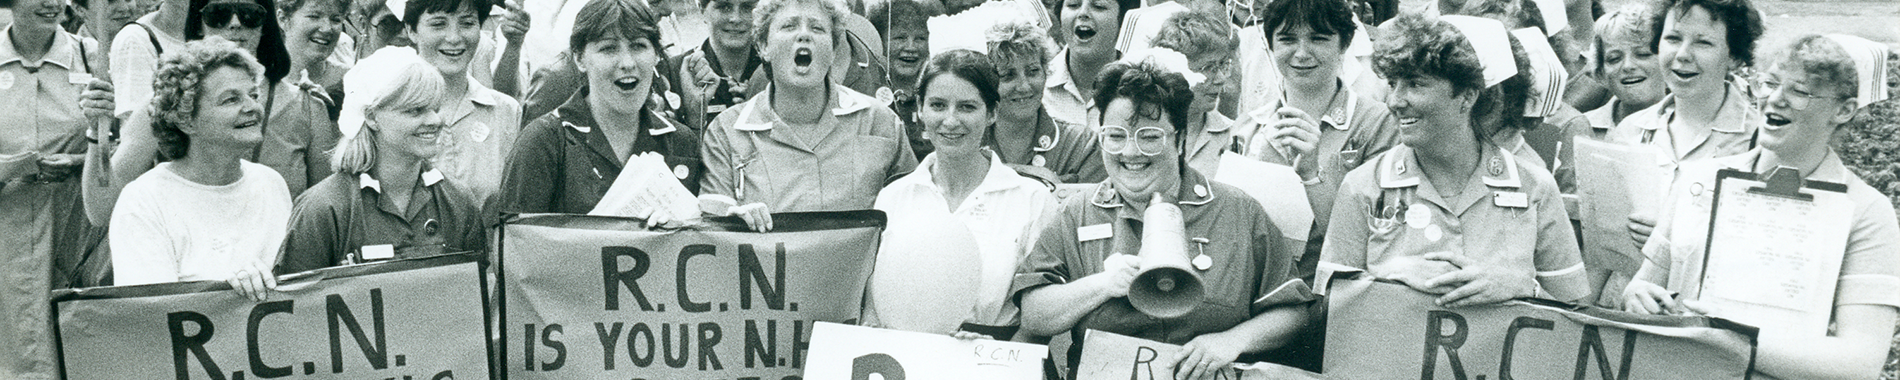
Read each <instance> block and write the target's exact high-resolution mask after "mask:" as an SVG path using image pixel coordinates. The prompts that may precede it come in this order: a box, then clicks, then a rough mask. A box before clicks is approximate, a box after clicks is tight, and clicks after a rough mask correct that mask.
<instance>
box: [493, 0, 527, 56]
mask: <svg viewBox="0 0 1900 380" xmlns="http://www.w3.org/2000/svg"><path fill="white" fill-rule="evenodd" d="M499 5H501V8H502V9H505V10H507V12H506V13H505V14H504V16H503V18H502V23H501V36H502V38H505V39H507V40H508V44H510V45H515V46H521V41H522V40H523V39H525V38H526V37H527V36H528V27H529V26H531V25H533V24H532V23H531V22H530V20H529V17H528V12H527V11H523V10H521V5H520V4H519V3H516V2H515V1H514V0H507V1H502V2H500V4H499Z"/></svg>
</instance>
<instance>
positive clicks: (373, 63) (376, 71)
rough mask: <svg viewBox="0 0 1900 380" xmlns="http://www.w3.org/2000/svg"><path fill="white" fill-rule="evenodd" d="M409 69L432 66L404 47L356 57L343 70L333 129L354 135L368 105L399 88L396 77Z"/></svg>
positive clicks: (365, 116)
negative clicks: (352, 64) (340, 103)
mask: <svg viewBox="0 0 1900 380" xmlns="http://www.w3.org/2000/svg"><path fill="white" fill-rule="evenodd" d="M410 70H427V71H435V66H431V65H429V62H428V61H424V60H422V56H420V55H416V50H415V49H413V48H407V47H394V46H392V47H385V48H382V49H379V50H376V52H375V53H372V54H370V55H369V57H365V58H363V59H362V60H359V61H356V67H354V68H351V69H350V71H349V72H348V73H344V74H343V110H342V112H341V113H340V114H339V115H337V120H336V127H337V130H338V131H340V132H342V133H343V140H349V139H350V138H351V137H353V136H356V132H358V131H361V130H362V129H363V123H364V122H366V121H368V118H369V108H370V107H371V106H374V105H376V104H377V103H382V101H383V98H387V97H389V95H390V94H394V93H395V92H396V90H398V89H400V88H402V83H401V82H402V81H400V80H398V78H400V77H401V75H402V74H403V73H404V72H408V71H410Z"/></svg>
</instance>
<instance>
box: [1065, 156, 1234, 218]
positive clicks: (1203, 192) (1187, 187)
mask: <svg viewBox="0 0 1900 380" xmlns="http://www.w3.org/2000/svg"><path fill="white" fill-rule="evenodd" d="M1174 199H1175V204H1177V205H1182V206H1201V205H1206V204H1207V203H1208V202H1213V201H1214V185H1212V184H1210V183H1209V182H1208V181H1207V177H1206V176H1202V175H1201V173H1200V172H1198V171H1194V169H1192V168H1188V167H1187V166H1182V167H1181V187H1180V188H1178V189H1175V192H1174ZM1089 204H1092V205H1095V207H1101V208H1118V209H1121V210H1122V211H1124V212H1126V213H1127V214H1134V213H1133V212H1130V211H1129V209H1128V208H1125V207H1122V206H1125V205H1126V203H1124V202H1123V201H1122V198H1121V193H1120V192H1117V191H1115V180H1114V179H1112V178H1111V179H1109V180H1107V181H1102V184H1101V185H1099V186H1096V187H1095V194H1092V195H1090V196H1089ZM1123 217H1126V218H1130V219H1137V220H1139V219H1141V217H1140V216H1139V215H1132V216H1131V215H1123Z"/></svg>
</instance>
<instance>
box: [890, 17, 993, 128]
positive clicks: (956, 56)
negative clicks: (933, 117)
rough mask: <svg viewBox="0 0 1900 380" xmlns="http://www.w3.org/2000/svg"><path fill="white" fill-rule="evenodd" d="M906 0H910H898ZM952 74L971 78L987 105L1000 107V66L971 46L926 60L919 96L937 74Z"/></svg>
mask: <svg viewBox="0 0 1900 380" xmlns="http://www.w3.org/2000/svg"><path fill="white" fill-rule="evenodd" d="M898 1H906V0H898ZM946 74H947V75H950V76H954V77H957V78H962V79H963V80H966V81H970V85H971V86H975V87H976V94H977V97H980V98H983V108H985V109H989V110H995V109H996V102H997V101H999V100H1002V99H1003V96H1002V95H1001V94H999V93H997V81H996V66H995V65H992V64H990V58H989V57H985V56H983V53H977V52H974V51H969V50H951V51H948V52H943V53H938V54H937V55H934V56H931V57H930V61H929V62H926V63H924V71H923V74H921V75H918V76H917V98H918V99H922V98H924V97H925V96H927V95H929V94H928V93H927V92H926V91H925V90H927V89H929V88H930V82H931V81H933V80H936V79H937V77H940V76H943V75H946Z"/></svg>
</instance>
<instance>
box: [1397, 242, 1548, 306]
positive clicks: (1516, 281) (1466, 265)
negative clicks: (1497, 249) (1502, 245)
mask: <svg viewBox="0 0 1900 380" xmlns="http://www.w3.org/2000/svg"><path fill="white" fill-rule="evenodd" d="M1425 259H1426V260H1439V261H1444V262H1447V263H1451V265H1456V266H1458V268H1459V269H1458V270H1457V271H1454V272H1451V273H1446V274H1444V275H1440V276H1438V277H1435V278H1432V279H1431V280H1429V281H1426V282H1425V287H1426V288H1439V287H1445V286H1455V287H1456V288H1455V289H1452V290H1451V292H1448V293H1445V295H1443V296H1440V297H1438V306H1443V307H1448V308H1459V307H1467V306H1479V305H1494V304H1498V303H1502V302H1504V301H1510V300H1511V299H1514V298H1520V297H1530V296H1534V295H1536V294H1537V286H1538V285H1537V279H1536V278H1535V277H1533V275H1532V274H1531V273H1530V272H1529V271H1525V270H1519V269H1512V268H1505V267H1500V266H1497V265H1493V264H1490V263H1483V262H1479V261H1477V260H1472V259H1471V258H1469V257H1465V256H1464V255H1460V254H1455V253H1451V252H1433V253H1428V254H1425Z"/></svg>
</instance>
